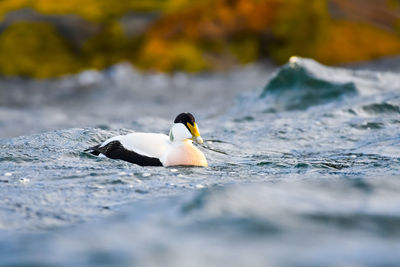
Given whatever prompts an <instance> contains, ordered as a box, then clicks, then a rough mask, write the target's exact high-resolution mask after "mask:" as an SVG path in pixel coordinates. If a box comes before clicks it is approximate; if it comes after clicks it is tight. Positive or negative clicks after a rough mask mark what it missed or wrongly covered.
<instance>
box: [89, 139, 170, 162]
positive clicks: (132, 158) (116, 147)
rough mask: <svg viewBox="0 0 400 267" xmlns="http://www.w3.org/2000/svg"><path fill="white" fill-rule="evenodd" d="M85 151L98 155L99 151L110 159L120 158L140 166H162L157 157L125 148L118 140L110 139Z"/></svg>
mask: <svg viewBox="0 0 400 267" xmlns="http://www.w3.org/2000/svg"><path fill="white" fill-rule="evenodd" d="M85 151H86V152H89V153H91V154H92V155H95V156H98V155H99V154H100V153H101V154H103V155H105V156H106V157H108V158H111V159H122V160H125V161H128V162H130V163H134V164H137V165H140V166H162V163H161V161H160V160H159V159H158V158H152V157H147V156H143V155H140V154H138V153H136V152H134V151H130V150H127V149H126V148H125V147H124V146H123V145H122V144H121V142H120V141H112V142H110V143H108V144H107V145H105V146H102V147H100V145H97V146H94V147H91V148H88V149H86V150H85Z"/></svg>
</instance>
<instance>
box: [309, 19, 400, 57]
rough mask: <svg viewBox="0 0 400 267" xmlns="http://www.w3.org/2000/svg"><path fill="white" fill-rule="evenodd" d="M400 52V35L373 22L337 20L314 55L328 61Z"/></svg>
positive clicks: (317, 45) (332, 23) (329, 28)
mask: <svg viewBox="0 0 400 267" xmlns="http://www.w3.org/2000/svg"><path fill="white" fill-rule="evenodd" d="M398 53H400V38H399V37H398V36H397V35H394V34H393V33H392V32H388V31H384V30H382V29H381V28H377V27H375V26H372V25H370V24H365V23H356V22H349V21H343V20H333V21H332V22H331V23H330V26H328V27H327V28H326V33H325V34H324V38H323V39H321V40H320V41H319V42H318V43H317V44H316V49H315V53H314V55H313V56H314V57H315V58H316V59H317V60H319V61H321V62H323V63H326V64H338V63H344V62H352V61H361V60H365V59H373V58H377V57H381V56H385V55H394V54H398Z"/></svg>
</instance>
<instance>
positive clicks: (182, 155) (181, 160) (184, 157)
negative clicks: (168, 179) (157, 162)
mask: <svg viewBox="0 0 400 267" xmlns="http://www.w3.org/2000/svg"><path fill="white" fill-rule="evenodd" d="M161 162H162V163H163V165H164V166H166V167H167V166H179V165H181V166H183V165H187V166H202V167H207V166H208V163H207V159H206V157H205V156H204V154H203V153H202V152H201V151H200V150H199V149H197V148H196V147H195V146H193V145H192V143H191V142H189V141H187V142H184V143H183V144H182V145H179V146H174V147H171V148H170V149H169V150H168V151H167V152H166V154H165V155H164V157H162V158H161Z"/></svg>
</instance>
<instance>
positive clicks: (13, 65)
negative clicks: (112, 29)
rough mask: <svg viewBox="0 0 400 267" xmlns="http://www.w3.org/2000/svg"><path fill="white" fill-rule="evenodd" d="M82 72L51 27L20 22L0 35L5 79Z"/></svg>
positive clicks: (72, 55)
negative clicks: (11, 76)
mask: <svg viewBox="0 0 400 267" xmlns="http://www.w3.org/2000/svg"><path fill="white" fill-rule="evenodd" d="M81 68H82V65H81V63H80V62H79V60H78V59H77V58H76V56H75V55H74V54H73V53H71V49H70V47H68V45H67V44H66V42H65V41H64V40H63V39H62V38H61V37H60V36H59V34H58V33H57V32H56V30H55V29H54V27H53V26H51V25H49V24H45V23H38V22H35V23H32V22H29V23H28V22H19V23H15V24H13V25H11V26H10V27H8V28H7V29H6V30H5V31H4V32H3V33H2V34H1V35H0V72H1V73H2V74H4V75H20V76H34V77H38V78H44V77H51V76H57V75H61V74H65V73H69V72H74V71H77V70H79V69H81Z"/></svg>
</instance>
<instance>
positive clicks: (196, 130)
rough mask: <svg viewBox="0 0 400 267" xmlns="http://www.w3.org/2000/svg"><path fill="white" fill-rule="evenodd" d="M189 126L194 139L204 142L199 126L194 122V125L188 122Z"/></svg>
mask: <svg viewBox="0 0 400 267" xmlns="http://www.w3.org/2000/svg"><path fill="white" fill-rule="evenodd" d="M187 126H188V127H189V129H190V133H191V134H192V140H193V141H195V142H197V143H199V144H202V143H203V138H201V136H200V132H199V128H197V124H196V123H193V125H191V124H190V123H187Z"/></svg>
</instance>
